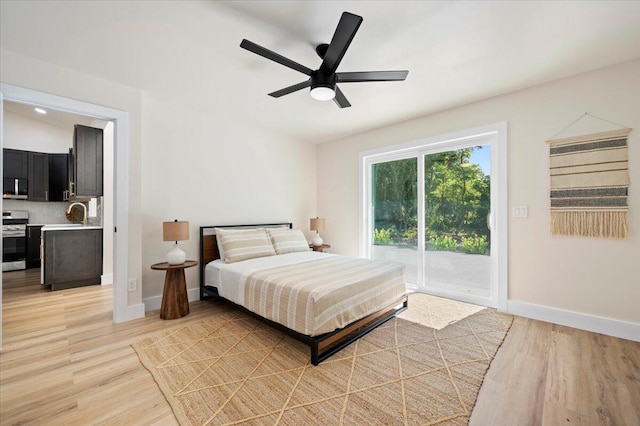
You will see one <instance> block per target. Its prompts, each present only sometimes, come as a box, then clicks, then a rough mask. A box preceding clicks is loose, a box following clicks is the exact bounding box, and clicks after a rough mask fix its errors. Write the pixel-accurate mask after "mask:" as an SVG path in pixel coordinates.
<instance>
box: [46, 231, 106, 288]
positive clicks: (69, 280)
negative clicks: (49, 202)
mask: <svg viewBox="0 0 640 426" xmlns="http://www.w3.org/2000/svg"><path fill="white" fill-rule="evenodd" d="M43 242H44V250H43V251H44V258H43V261H44V265H43V268H44V270H43V284H46V285H51V290H62V289H67V288H74V287H81V286H86V285H93V284H100V279H101V275H102V229H101V228H100V229H95V228H92V229H86V228H83V227H77V228H70V229H64V230H46V228H45V229H44V230H43Z"/></svg>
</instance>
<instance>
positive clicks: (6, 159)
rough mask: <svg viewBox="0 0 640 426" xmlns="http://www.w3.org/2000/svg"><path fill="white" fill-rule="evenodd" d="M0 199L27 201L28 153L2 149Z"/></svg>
mask: <svg viewBox="0 0 640 426" xmlns="http://www.w3.org/2000/svg"><path fill="white" fill-rule="evenodd" d="M2 156H3V157H2V158H3V168H2V197H3V198H17V199H23V200H26V199H27V186H28V185H27V184H28V178H29V153H28V152H27V151H20V150H17V149H6V148H5V149H3V150H2Z"/></svg>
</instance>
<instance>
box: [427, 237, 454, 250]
mask: <svg viewBox="0 0 640 426" xmlns="http://www.w3.org/2000/svg"><path fill="white" fill-rule="evenodd" d="M429 242H430V243H431V246H432V247H433V249H434V250H439V251H456V248H458V243H457V242H456V240H454V239H453V237H450V236H449V235H443V236H436V237H434V238H432V239H431V240H430V241H429Z"/></svg>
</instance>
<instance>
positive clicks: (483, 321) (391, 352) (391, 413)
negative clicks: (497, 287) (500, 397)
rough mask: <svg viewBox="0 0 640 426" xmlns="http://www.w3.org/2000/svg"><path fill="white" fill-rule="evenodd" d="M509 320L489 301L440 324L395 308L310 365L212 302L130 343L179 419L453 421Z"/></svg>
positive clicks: (297, 347) (298, 346)
mask: <svg viewBox="0 0 640 426" xmlns="http://www.w3.org/2000/svg"><path fill="white" fill-rule="evenodd" d="M424 297H425V296H424V295H419V294H412V295H411V296H410V300H409V309H408V310H407V311H406V312H410V311H411V310H412V309H417V308H412V303H414V304H416V305H422V306H424V303H425V301H424ZM426 297H431V296H426ZM414 299H415V301H414ZM418 299H423V300H420V301H418ZM437 299H438V298H434V300H437ZM418 302H420V303H418ZM436 304H437V303H436ZM442 306H450V305H449V303H446V304H443V305H442ZM423 309H424V308H423ZM431 309H435V308H431ZM436 316H438V317H442V316H444V315H436ZM511 322H512V317H511V316H510V315H507V314H502V313H498V312H496V311H495V310H493V309H482V310H480V311H478V312H476V313H472V314H470V315H469V316H467V317H464V318H462V319H460V320H458V321H457V322H453V323H451V324H449V325H447V326H445V327H444V328H441V329H440V330H438V329H435V328H431V327H427V326H425V325H423V324H421V323H420V322H415V321H409V320H406V319H403V318H398V317H396V318H394V319H392V320H390V321H388V322H386V323H385V324H383V325H381V326H380V327H378V328H376V329H375V330H374V331H372V332H371V333H369V334H367V335H366V336H364V337H362V338H361V339H359V340H357V341H356V342H354V343H353V344H351V345H350V346H348V347H347V348H345V349H343V350H342V351H340V352H338V353H337V354H335V355H333V356H332V357H330V358H329V359H327V360H326V361H324V362H322V363H321V364H320V365H318V366H315V367H314V366H313V365H311V364H310V362H309V348H308V347H307V346H306V345H304V344H302V343H300V342H298V341H296V340H294V339H292V338H290V337H288V336H287V335H285V334H283V333H281V332H279V331H276V330H274V329H273V328H271V327H269V326H267V325H265V324H263V323H261V322H259V321H256V320H255V319H253V318H251V317H249V316H248V315H246V314H244V313H242V312H239V311H237V310H234V309H232V308H229V307H226V306H223V305H213V306H212V314H211V318H210V319H207V320H204V321H201V322H198V323H194V324H189V325H185V326H184V327H177V328H176V329H173V330H171V331H167V332H164V333H162V334H158V335H155V336H152V337H149V338H146V339H144V340H142V341H140V342H138V343H135V344H133V345H132V347H133V349H134V350H135V351H136V352H137V354H138V356H139V358H140V361H141V362H142V364H143V365H144V366H145V367H146V368H147V369H148V370H149V371H150V372H151V374H152V375H153V377H154V379H155V381H156V383H157V384H158V386H159V387H160V389H161V390H162V393H163V394H164V396H165V397H166V399H167V401H168V402H169V404H170V405H171V407H172V409H173V412H174V414H175V416H176V418H177V419H178V422H179V423H180V424H182V425H209V424H211V425H218V424H239V423H242V424H255V425H265V424H273V425H276V424H279V425H301V424H305V425H311V424H317V425H340V424H345V425H360V424H368V425H369V424H408V425H414V424H416V425H417V424H420V425H425V424H445V423H446V424H447V425H458V424H467V423H468V420H469V416H470V415H471V410H472V409H473V406H474V405H475V401H476V398H477V395H478V391H479V390H480V385H481V384H482V381H483V379H484V375H485V373H486V371H487V369H488V367H489V364H490V363H491V360H492V359H493V357H494V356H495V353H496V351H497V350H498V348H499V347H500V345H501V344H502V341H503V340H504V337H505V335H506V333H507V331H508V330H509V327H510V326H511Z"/></svg>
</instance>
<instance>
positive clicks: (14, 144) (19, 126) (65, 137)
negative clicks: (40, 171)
mask: <svg viewBox="0 0 640 426" xmlns="http://www.w3.org/2000/svg"><path fill="white" fill-rule="evenodd" d="M2 130H3V132H4V140H3V145H4V146H3V148H12V149H21V150H24V151H35V152H47V153H54V154H66V153H67V152H69V148H71V146H72V145H73V127H72V128H70V129H63V128H61V127H57V126H52V125H50V124H47V123H44V122H42V121H38V120H33V119H31V118H29V117H25V116H24V115H20V114H16V113H14V112H11V111H7V110H5V111H4V123H3V129H2Z"/></svg>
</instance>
